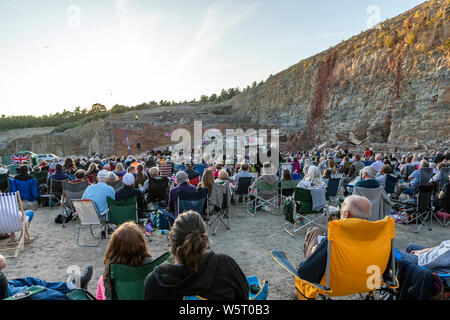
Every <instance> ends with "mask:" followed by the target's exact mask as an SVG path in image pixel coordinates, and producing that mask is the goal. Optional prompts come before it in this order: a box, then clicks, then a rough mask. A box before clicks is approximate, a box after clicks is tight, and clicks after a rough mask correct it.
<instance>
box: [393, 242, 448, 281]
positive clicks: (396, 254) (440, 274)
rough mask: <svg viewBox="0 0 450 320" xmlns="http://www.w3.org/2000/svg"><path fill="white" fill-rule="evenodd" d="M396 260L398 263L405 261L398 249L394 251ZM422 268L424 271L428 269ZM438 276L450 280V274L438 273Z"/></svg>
mask: <svg viewBox="0 0 450 320" xmlns="http://www.w3.org/2000/svg"><path fill="white" fill-rule="evenodd" d="M394 258H395V261H397V262H400V261H401V260H402V259H403V255H402V253H401V252H400V250H398V249H397V248H395V249H394ZM420 267H421V268H422V269H426V268H425V267H423V266H420ZM437 275H438V276H439V278H441V280H446V279H450V274H448V273H437Z"/></svg>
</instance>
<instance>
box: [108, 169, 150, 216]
mask: <svg viewBox="0 0 450 320" xmlns="http://www.w3.org/2000/svg"><path fill="white" fill-rule="evenodd" d="M122 181H123V188H121V189H119V190H118V191H117V192H116V195H115V196H116V198H115V200H118V201H124V200H128V199H131V198H133V197H136V201H137V206H138V214H139V219H142V218H145V207H146V203H145V200H144V196H143V194H142V192H141V191H140V190H139V189H137V188H135V187H134V183H135V178H134V175H133V174H132V173H127V174H125V175H124V176H123V178H122Z"/></svg>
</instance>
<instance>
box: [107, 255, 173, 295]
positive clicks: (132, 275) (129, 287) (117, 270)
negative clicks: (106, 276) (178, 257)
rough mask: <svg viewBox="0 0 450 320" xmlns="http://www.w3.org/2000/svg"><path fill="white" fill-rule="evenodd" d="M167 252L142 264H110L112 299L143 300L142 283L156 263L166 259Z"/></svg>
mask: <svg viewBox="0 0 450 320" xmlns="http://www.w3.org/2000/svg"><path fill="white" fill-rule="evenodd" d="M169 256H170V253H169V252H166V253H164V254H163V255H162V256H160V257H158V258H156V259H155V260H153V261H152V262H150V263H147V264H145V265H143V266H139V267H132V266H127V265H125V264H115V263H112V264H110V273H111V275H110V278H111V287H112V288H111V289H112V299H113V300H144V283H145V279H146V278H147V276H148V275H149V274H150V273H151V272H152V271H153V269H155V268H156V267H157V266H158V265H160V264H161V263H163V262H164V261H166V260H167V259H168V258H169Z"/></svg>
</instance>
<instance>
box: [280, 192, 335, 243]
mask: <svg viewBox="0 0 450 320" xmlns="http://www.w3.org/2000/svg"><path fill="white" fill-rule="evenodd" d="M325 198H326V200H327V201H328V200H329V197H328V192H327V191H326V192H325ZM299 205H300V210H299V212H297V211H298V210H297V207H298V206H299ZM314 214H315V215H316V217H315V218H313V219H310V218H309V217H308V216H310V215H314ZM293 216H294V223H293V229H292V232H291V231H289V230H288V228H287V226H288V225H289V224H291V223H290V222H289V221H286V222H285V223H284V231H286V232H287V233H289V234H290V235H291V236H294V233H296V232H297V231H300V230H302V229H303V228H306V227H307V226H309V225H311V224H315V225H316V226H319V227H320V225H319V224H318V220H319V219H320V218H323V217H325V218H326V221H327V223H328V204H327V203H325V205H324V207H323V208H321V209H319V210H313V201H312V197H311V190H308V189H301V188H296V189H295V192H294V212H293ZM299 219H302V220H301V222H299V221H298V220H299Z"/></svg>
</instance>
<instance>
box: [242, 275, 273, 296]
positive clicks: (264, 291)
mask: <svg viewBox="0 0 450 320" xmlns="http://www.w3.org/2000/svg"><path fill="white" fill-rule="evenodd" d="M247 283H248V285H249V286H252V285H255V286H257V287H259V291H258V292H257V293H256V292H255V293H252V292H251V291H250V292H249V297H248V298H249V300H255V301H259V300H267V298H268V296H269V282H267V281H264V282H263V283H261V282H259V280H258V277H256V276H250V277H247Z"/></svg>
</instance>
